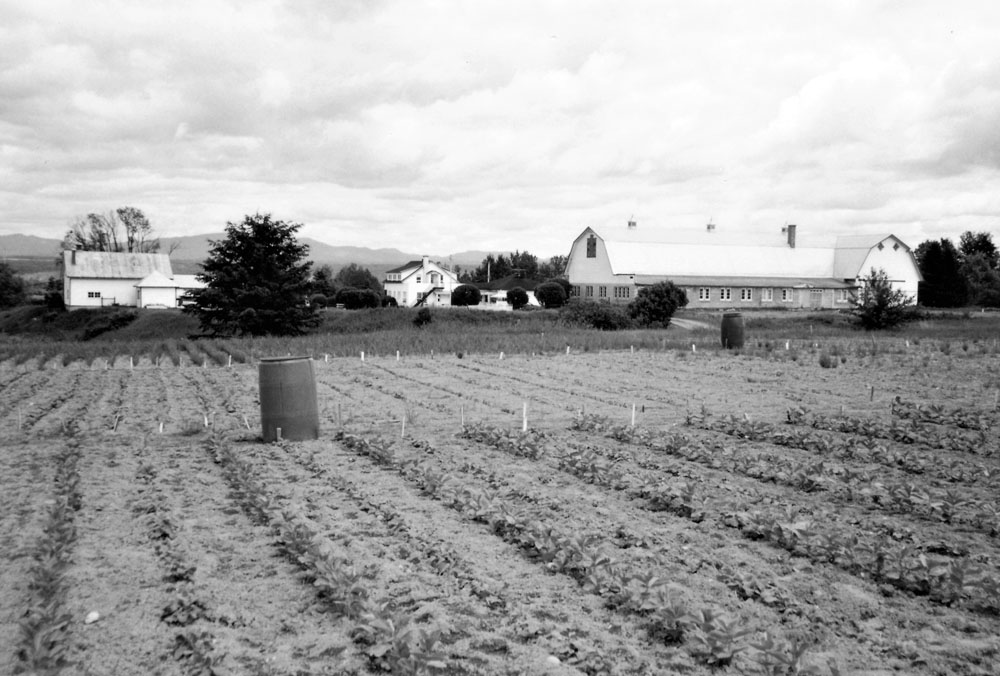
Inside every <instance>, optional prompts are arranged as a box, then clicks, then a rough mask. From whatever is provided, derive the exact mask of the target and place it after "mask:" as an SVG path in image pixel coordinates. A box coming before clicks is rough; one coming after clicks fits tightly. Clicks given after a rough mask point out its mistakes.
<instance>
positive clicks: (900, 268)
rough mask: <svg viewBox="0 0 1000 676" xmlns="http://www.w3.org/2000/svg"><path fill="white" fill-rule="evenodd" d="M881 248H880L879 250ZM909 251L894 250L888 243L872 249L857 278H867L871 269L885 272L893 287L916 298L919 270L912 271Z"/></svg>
mask: <svg viewBox="0 0 1000 676" xmlns="http://www.w3.org/2000/svg"><path fill="white" fill-rule="evenodd" d="M880 247H881V248H880ZM911 259H912V255H911V254H910V252H909V250H908V249H907V250H905V251H904V250H902V248H899V249H896V248H894V245H892V244H891V243H890V242H885V243H882V244H881V245H880V246H877V247H874V248H872V250H871V251H870V252H869V253H868V256H867V257H866V258H865V262H864V263H862V264H861V268H860V269H859V270H858V277H867V276H868V275H869V274H870V273H871V271H872V269H875V270H880V269H881V270H885V273H886V276H887V277H888V278H889V281H890V282H892V285H893V287H895V288H897V289H901V290H902V291H903V292H904V293H906V294H907V295H908V296H911V297H912V298H914V299H915V298H916V297H917V285H918V283H919V282H920V272H919V270H914V267H913V264H912V263H911Z"/></svg>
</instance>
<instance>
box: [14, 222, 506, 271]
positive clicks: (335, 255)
mask: <svg viewBox="0 0 1000 676" xmlns="http://www.w3.org/2000/svg"><path fill="white" fill-rule="evenodd" d="M225 237H226V234H225V233H224V232H218V233H208V234H205V235H190V236H188V237H161V238H160V251H161V252H162V253H169V252H171V250H173V252H172V253H170V261H171V264H172V266H173V268H174V272H178V273H193V272H197V271H198V265H199V263H201V261H203V260H205V259H206V258H207V257H208V250H209V248H210V245H209V243H208V242H209V240H221V239H225ZM299 242H300V243H302V244H308V245H309V259H310V260H311V261H313V263H314V265H316V266H319V265H329V266H330V267H331V268H333V269H334V271H335V272H336V271H337V270H339V269H340V268H343V267H346V266H348V265H350V264H351V263H355V264H357V265H360V266H361V267H363V268H368V269H369V270H371V272H372V273H373V274H375V276H377V277H378V276H381V275H382V274H383V273H385V271H386V270H391V269H392V268H395V267H398V266H400V265H403V264H404V263H408V262H409V261H413V260H420V258H421V257H422V256H423V254H414V253H405V252H403V251H400V250H399V249H369V248H366V247H359V246H331V245H330V244H325V243H323V242H320V241H318V240H315V239H312V238H309V237H302V238H299ZM61 244H62V240H58V239H47V238H44V237H35V236H34V235H0V260H4V259H12V258H46V257H50V256H51V257H52V260H53V263H54V261H55V259H56V258H57V257H58V255H59V250H60V249H61ZM489 253H493V254H497V253H504V254H506V253H509V252H506V251H504V252H496V251H493V252H490V251H462V252H460V253H456V254H450V255H446V256H440V255H429V256H428V257H429V258H430V259H431V260H432V261H440V262H441V263H444V264H445V265H449V266H456V265H457V266H461V267H462V268H475V267H477V266H478V265H479V264H480V263H482V262H483V259H484V258H486V256H487V254H489Z"/></svg>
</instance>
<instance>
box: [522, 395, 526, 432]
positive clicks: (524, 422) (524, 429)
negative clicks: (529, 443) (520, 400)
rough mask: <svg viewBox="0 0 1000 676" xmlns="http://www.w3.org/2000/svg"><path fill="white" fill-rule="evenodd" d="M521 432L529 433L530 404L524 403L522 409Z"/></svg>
mask: <svg viewBox="0 0 1000 676" xmlns="http://www.w3.org/2000/svg"><path fill="white" fill-rule="evenodd" d="M521 411H522V413H521V431H522V432H527V431H528V402H524V404H523V405H522V408H521Z"/></svg>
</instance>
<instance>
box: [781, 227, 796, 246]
mask: <svg viewBox="0 0 1000 676" xmlns="http://www.w3.org/2000/svg"><path fill="white" fill-rule="evenodd" d="M781 231H782V232H784V233H787V234H788V248H790V249H794V248H795V226H794V225H786V226H785V227H783V228H782V229H781Z"/></svg>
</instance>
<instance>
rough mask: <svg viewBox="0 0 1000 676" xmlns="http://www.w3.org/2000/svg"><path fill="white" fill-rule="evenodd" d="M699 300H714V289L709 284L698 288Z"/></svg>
mask: <svg viewBox="0 0 1000 676" xmlns="http://www.w3.org/2000/svg"><path fill="white" fill-rule="evenodd" d="M698 300H712V290H711V289H710V288H708V287H707V286H703V287H701V288H700V289H698Z"/></svg>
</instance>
